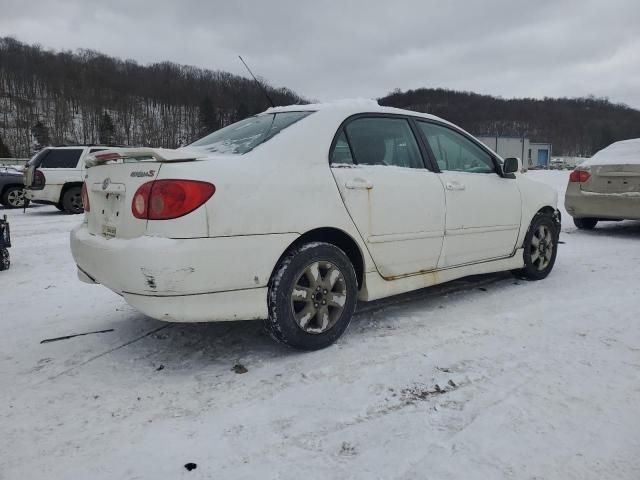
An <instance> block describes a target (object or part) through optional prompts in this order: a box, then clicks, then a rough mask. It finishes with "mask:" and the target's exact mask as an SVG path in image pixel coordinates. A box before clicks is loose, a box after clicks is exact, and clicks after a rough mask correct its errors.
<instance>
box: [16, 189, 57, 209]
mask: <svg viewBox="0 0 640 480" xmlns="http://www.w3.org/2000/svg"><path fill="white" fill-rule="evenodd" d="M61 193H62V185H45V187H44V188H43V189H42V190H31V189H30V188H28V187H27V188H26V189H25V192H24V196H25V197H26V198H28V199H29V200H30V201H32V202H35V203H45V204H50V205H55V204H57V203H59V202H60V194H61Z"/></svg>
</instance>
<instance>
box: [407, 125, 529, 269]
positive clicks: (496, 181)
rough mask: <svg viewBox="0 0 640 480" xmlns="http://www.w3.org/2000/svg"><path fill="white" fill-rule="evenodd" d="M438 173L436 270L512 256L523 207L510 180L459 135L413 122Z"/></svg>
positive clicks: (487, 154) (511, 179) (475, 147)
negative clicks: (442, 207)
mask: <svg viewBox="0 0 640 480" xmlns="http://www.w3.org/2000/svg"><path fill="white" fill-rule="evenodd" d="M417 124H418V126H419V129H420V130H421V131H422V133H423V134H424V136H425V138H426V140H427V143H428V145H429V147H430V148H431V151H432V152H433V155H434V157H435V160H436V162H437V164H438V167H439V169H440V171H441V173H440V178H441V179H442V183H443V185H444V188H445V192H446V202H447V216H446V229H445V239H444V246H443V249H442V255H441V256H440V262H439V264H438V267H439V268H447V267H452V266H456V265H464V264H468V263H476V262H481V261H486V260H491V259H496V258H500V257H506V256H510V255H512V254H513V252H514V250H515V246H516V241H517V238H518V234H519V231H520V218H521V215H522V203H521V197H520V190H519V189H518V185H517V183H516V181H515V179H513V178H505V177H502V176H500V175H499V174H498V168H497V165H496V163H495V161H494V159H493V157H492V156H491V155H490V154H489V153H488V152H487V151H486V150H485V149H483V148H481V147H480V146H479V145H477V144H476V143H475V142H473V141H472V140H471V139H470V138H468V137H467V136H466V135H463V134H462V133H460V132H458V131H456V130H454V129H452V128H449V127H448V126H444V125H439V124H436V123H430V122H422V121H419V122H417Z"/></svg>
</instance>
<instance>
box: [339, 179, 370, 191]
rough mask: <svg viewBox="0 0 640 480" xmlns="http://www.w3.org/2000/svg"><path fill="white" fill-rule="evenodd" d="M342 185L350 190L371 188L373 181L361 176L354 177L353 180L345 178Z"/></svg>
mask: <svg viewBox="0 0 640 480" xmlns="http://www.w3.org/2000/svg"><path fill="white" fill-rule="evenodd" d="M344 186H345V187H347V188H348V189H350V190H371V189H372V188H373V183H371V182H370V181H369V180H364V179H362V178H354V179H353V180H347V182H346V183H345V184H344Z"/></svg>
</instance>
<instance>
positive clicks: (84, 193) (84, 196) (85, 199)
mask: <svg viewBox="0 0 640 480" xmlns="http://www.w3.org/2000/svg"><path fill="white" fill-rule="evenodd" d="M81 194H82V206H83V207H84V211H85V212H90V211H91V208H89V207H90V205H89V192H88V191H87V182H84V183H83V184H82V191H81Z"/></svg>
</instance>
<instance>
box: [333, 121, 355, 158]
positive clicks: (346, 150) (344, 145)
mask: <svg viewBox="0 0 640 480" xmlns="http://www.w3.org/2000/svg"><path fill="white" fill-rule="evenodd" d="M345 164H347V165H352V164H353V156H352V155H351V148H350V147H349V142H348V141H347V136H346V135H345V134H344V130H342V129H341V130H340V134H339V135H338V138H337V139H336V144H335V146H334V147H333V153H332V154H331V165H345Z"/></svg>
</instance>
